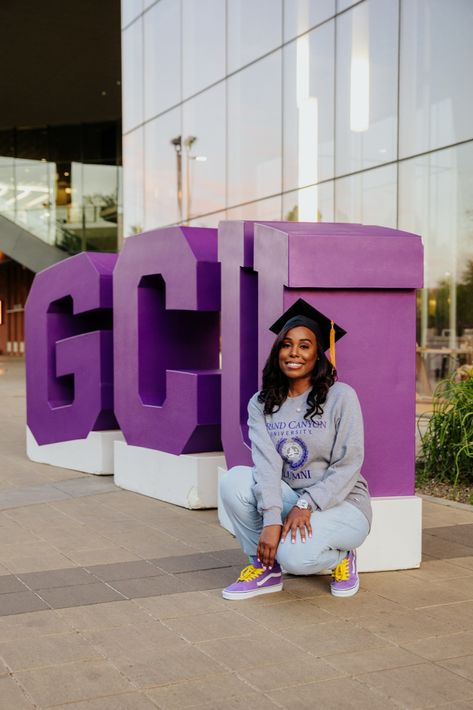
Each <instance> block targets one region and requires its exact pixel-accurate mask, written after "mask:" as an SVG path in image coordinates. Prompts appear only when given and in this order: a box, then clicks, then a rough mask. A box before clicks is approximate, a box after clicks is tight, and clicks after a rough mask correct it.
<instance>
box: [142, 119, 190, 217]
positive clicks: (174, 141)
mask: <svg viewBox="0 0 473 710" xmlns="http://www.w3.org/2000/svg"><path fill="white" fill-rule="evenodd" d="M184 150H185V148H184V146H183V145H182V135H181V109H180V108H176V109H173V110H172V111H168V113H165V114H163V115H162V116H159V118H156V119H155V120H154V121H150V122H149V123H147V124H146V126H145V160H144V168H145V170H144V174H145V229H154V228H155V227H161V226H164V225H167V224H175V223H176V222H182V220H183V219H184V211H183V202H182V192H183V185H182V182H183V162H184V161H183V153H184Z"/></svg>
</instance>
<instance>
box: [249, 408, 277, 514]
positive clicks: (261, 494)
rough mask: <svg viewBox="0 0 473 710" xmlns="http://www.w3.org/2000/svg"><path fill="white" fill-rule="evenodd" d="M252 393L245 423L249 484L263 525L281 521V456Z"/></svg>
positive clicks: (261, 409)
mask: <svg viewBox="0 0 473 710" xmlns="http://www.w3.org/2000/svg"><path fill="white" fill-rule="evenodd" d="M257 397H258V395H257V394H256V395H254V396H253V397H252V398H251V399H250V401H249V404H248V427H249V437H250V441H251V453H252V457H253V464H254V473H253V476H254V479H255V485H254V488H253V491H254V494H255V497H256V503H257V508H258V512H259V513H261V514H262V515H263V525H265V526H266V525H281V524H282V521H281V512H282V494H281V476H282V465H283V462H282V458H281V457H280V455H279V454H278V452H277V451H276V447H275V446H274V444H273V442H272V441H271V437H270V436H269V434H268V430H267V429H266V423H265V419H264V414H263V408H262V405H261V403H259V402H258V400H257Z"/></svg>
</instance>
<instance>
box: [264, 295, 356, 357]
mask: <svg viewBox="0 0 473 710" xmlns="http://www.w3.org/2000/svg"><path fill="white" fill-rule="evenodd" d="M301 317H302V318H307V319H308V320H310V321H314V322H315V323H316V324H317V325H318V329H319V331H320V334H321V336H322V347H323V349H324V350H329V349H330V361H331V363H332V365H333V366H334V367H335V342H336V341H337V340H340V338H343V336H344V335H346V333H347V331H346V330H343V328H341V327H340V326H339V325H337V324H336V323H334V322H333V320H330V318H327V316H325V315H324V314H323V313H321V312H320V311H318V310H317V309H316V308H314V307H313V306H311V305H310V303H307V301H304V299H303V298H299V299H298V300H297V301H296V302H295V303H293V304H292V306H290V307H289V308H288V309H287V311H286V312H285V313H283V314H282V316H280V318H278V319H277V321H276V322H275V323H273V325H272V326H271V327H270V329H269V330H270V331H272V332H273V333H275V334H276V335H279V333H280V332H281V330H282V329H283V328H284V326H285V325H287V323H288V322H289V321H291V320H292V319H296V318H301ZM296 325H297V322H296V323H295V324H294V326H296Z"/></svg>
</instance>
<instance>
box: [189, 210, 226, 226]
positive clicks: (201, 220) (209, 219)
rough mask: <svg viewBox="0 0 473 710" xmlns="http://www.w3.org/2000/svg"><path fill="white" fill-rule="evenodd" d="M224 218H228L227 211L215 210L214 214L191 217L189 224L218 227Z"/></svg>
mask: <svg viewBox="0 0 473 710" xmlns="http://www.w3.org/2000/svg"><path fill="white" fill-rule="evenodd" d="M224 219H227V217H226V213H225V211H223V212H214V213H213V214H207V215H205V216H204V217H196V218H195V219H191V220H190V222H189V225H190V226H191V227H218V223H219V222H221V221H222V220H224Z"/></svg>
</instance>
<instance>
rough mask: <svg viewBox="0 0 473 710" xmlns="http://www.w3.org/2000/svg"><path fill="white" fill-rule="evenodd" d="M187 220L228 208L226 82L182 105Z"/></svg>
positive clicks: (185, 215) (185, 214)
mask: <svg viewBox="0 0 473 710" xmlns="http://www.w3.org/2000/svg"><path fill="white" fill-rule="evenodd" d="M182 111H183V114H182V125H183V129H182V135H183V161H184V165H183V171H184V180H185V184H184V203H185V206H184V219H188V218H189V217H195V216H196V215H199V214H205V213H207V212H214V211H215V210H218V209H224V208H225V85H224V84H223V82H222V83H220V84H217V86H214V87H213V88H212V89H208V90H207V91H205V92H203V93H202V94H199V95H198V96H196V97H195V98H194V99H190V100H189V101H187V102H186V103H185V104H183V107H182Z"/></svg>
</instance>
